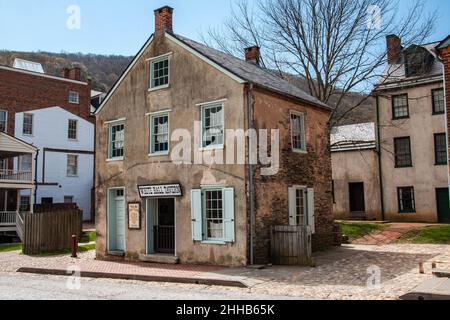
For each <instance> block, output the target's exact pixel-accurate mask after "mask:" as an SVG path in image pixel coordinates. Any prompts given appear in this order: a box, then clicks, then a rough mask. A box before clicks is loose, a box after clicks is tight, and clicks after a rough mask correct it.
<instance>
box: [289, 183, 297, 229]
mask: <svg viewBox="0 0 450 320" xmlns="http://www.w3.org/2000/svg"><path fill="white" fill-rule="evenodd" d="M296 193H297V190H296V189H295V188H289V225H290V226H296V225H297V194H296Z"/></svg>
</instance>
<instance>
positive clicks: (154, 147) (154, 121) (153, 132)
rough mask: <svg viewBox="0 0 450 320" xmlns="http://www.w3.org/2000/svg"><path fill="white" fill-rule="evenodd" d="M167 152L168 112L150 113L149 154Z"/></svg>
mask: <svg viewBox="0 0 450 320" xmlns="http://www.w3.org/2000/svg"><path fill="white" fill-rule="evenodd" d="M168 153H169V113H159V114H154V115H150V154H151V155H160V154H168Z"/></svg>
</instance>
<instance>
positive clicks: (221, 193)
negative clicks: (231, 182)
mask: <svg viewBox="0 0 450 320" xmlns="http://www.w3.org/2000/svg"><path fill="white" fill-rule="evenodd" d="M191 211H192V237H193V240H194V241H202V242H210V243H213V244H216V243H217V244H222V243H227V242H234V241H235V221H234V217H235V212H234V189H233V188H223V187H207V188H203V189H194V190H192V191H191Z"/></svg>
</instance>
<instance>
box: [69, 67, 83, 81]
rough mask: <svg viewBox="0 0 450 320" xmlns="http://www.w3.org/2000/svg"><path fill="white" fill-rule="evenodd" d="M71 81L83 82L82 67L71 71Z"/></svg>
mask: <svg viewBox="0 0 450 320" xmlns="http://www.w3.org/2000/svg"><path fill="white" fill-rule="evenodd" d="M69 79H71V80H77V81H80V80H81V68H80V67H74V68H72V69H70V70H69Z"/></svg>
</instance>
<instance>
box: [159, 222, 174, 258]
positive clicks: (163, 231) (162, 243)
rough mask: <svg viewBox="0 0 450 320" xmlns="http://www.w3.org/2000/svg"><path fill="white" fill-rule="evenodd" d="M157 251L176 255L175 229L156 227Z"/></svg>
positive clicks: (172, 227)
mask: <svg viewBox="0 0 450 320" xmlns="http://www.w3.org/2000/svg"><path fill="white" fill-rule="evenodd" d="M154 235H155V239H154V241H155V251H156V252H159V253H175V227H174V226H155V227H154Z"/></svg>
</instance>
